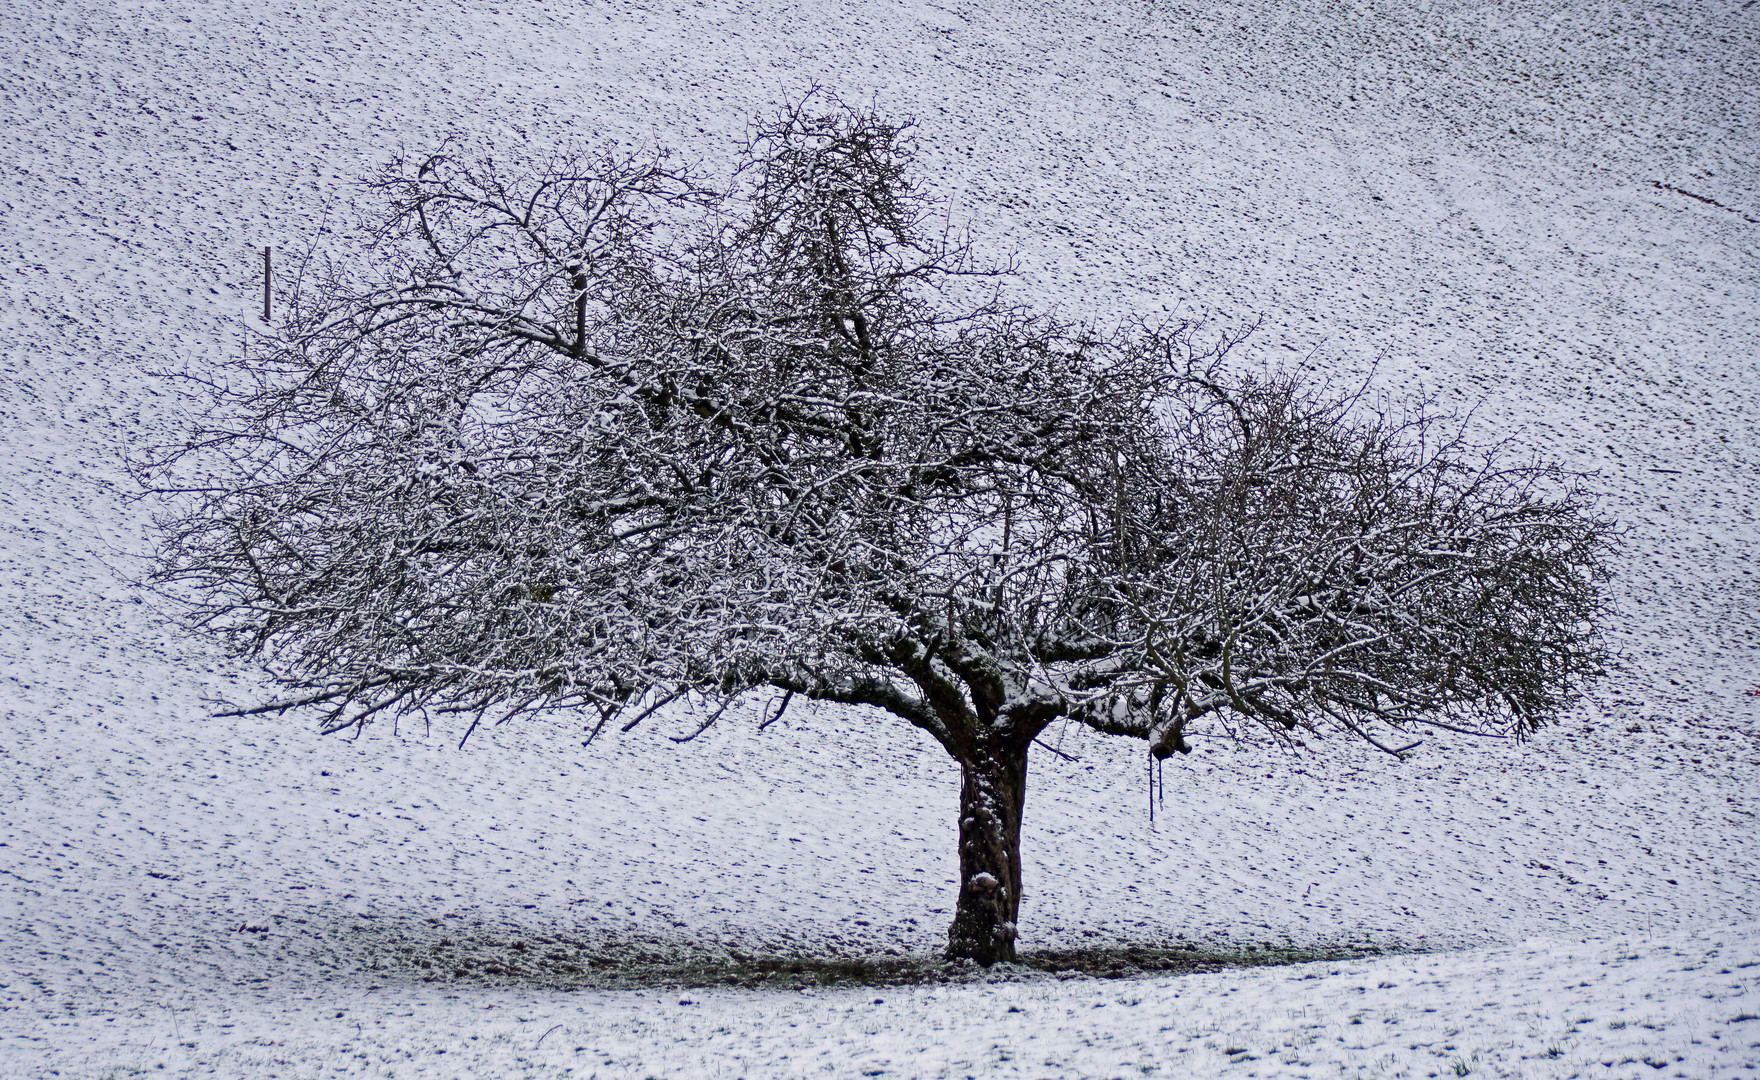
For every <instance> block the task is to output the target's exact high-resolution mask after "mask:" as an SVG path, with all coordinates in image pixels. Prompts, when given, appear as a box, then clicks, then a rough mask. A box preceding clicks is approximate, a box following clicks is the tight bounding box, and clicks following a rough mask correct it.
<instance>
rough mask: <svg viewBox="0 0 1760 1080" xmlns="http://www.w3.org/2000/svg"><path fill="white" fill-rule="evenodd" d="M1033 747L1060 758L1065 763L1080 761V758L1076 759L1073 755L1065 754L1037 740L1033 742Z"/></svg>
mask: <svg viewBox="0 0 1760 1080" xmlns="http://www.w3.org/2000/svg"><path fill="white" fill-rule="evenodd" d="M1033 745H1034V746H1037V747H1041V748H1042V749H1044V750H1046V751H1048V752H1050V753H1053V754H1056V755H1057V756H1058V757H1060V758H1062V759H1063V760H1065V761H1080V760H1082V759H1081V758H1079V757H1076V756H1075V755H1074V754H1066V753H1064V752H1063V751H1062V750H1059V749H1058V748H1057V747H1055V746H1051V745H1049V744H1047V743H1043V742H1040V741H1039V740H1038V739H1034V740H1033Z"/></svg>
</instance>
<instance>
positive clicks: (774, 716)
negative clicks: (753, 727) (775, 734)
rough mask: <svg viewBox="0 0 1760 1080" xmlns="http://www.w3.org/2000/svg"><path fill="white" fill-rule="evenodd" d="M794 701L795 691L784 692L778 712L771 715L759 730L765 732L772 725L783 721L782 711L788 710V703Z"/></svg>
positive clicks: (777, 708)
mask: <svg viewBox="0 0 1760 1080" xmlns="http://www.w3.org/2000/svg"><path fill="white" fill-rule="evenodd" d="M793 699H794V691H793V690H789V691H786V692H784V693H783V695H782V702H781V703H780V704H778V705H777V706H776V711H775V712H773V713H771V714H770V719H768V720H766V721H764V722H763V723H762V724H759V725H758V730H759V731H763V730H764V729H765V728H767V727H769V726H770V725H771V724H774V723H776V721H778V720H780V719H782V711H783V710H784V709H786V708H788V703H789V702H790V701H791V700H793Z"/></svg>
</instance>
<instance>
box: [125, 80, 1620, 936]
mask: <svg viewBox="0 0 1760 1080" xmlns="http://www.w3.org/2000/svg"><path fill="white" fill-rule="evenodd" d="M917 173H918V163H917V161H916V145H915V142H914V129H913V127H912V126H911V125H910V124H908V123H893V122H890V121H888V120H886V119H884V118H883V117H880V116H878V115H875V114H873V113H872V112H867V111H862V110H855V109H850V108H847V107H845V106H843V105H841V104H840V103H837V102H836V101H835V100H833V99H830V98H829V96H828V95H826V94H824V93H823V92H816V93H814V94H810V95H808V96H807V97H806V98H805V99H803V100H801V101H798V102H796V103H795V104H794V105H792V106H789V107H787V108H784V109H783V110H781V111H780V112H779V113H777V114H775V115H773V116H770V117H768V118H766V119H764V120H762V121H760V122H759V123H757V124H756V125H755V127H754V130H753V132H752V134H751V135H750V137H749V139H748V141H747V144H746V147H745V154H744V158H743V161H742V164H741V167H740V168H739V170H738V171H737V172H736V173H735V174H734V175H733V176H732V177H731V178H730V179H729V180H727V181H725V182H723V183H720V184H713V185H712V184H710V183H709V182H708V181H706V180H705V179H704V178H702V177H701V176H699V175H696V174H695V173H693V172H692V171H691V170H689V169H686V168H682V167H679V166H678V165H676V164H675V163H674V161H673V160H672V159H671V158H670V157H668V156H667V155H665V154H654V155H648V156H639V155H636V156H632V155H628V154H610V153H602V152H593V151H590V150H587V151H581V152H578V153H567V154H563V153H552V154H549V155H547V156H538V157H535V158H534V159H533V160H524V159H521V158H518V157H516V156H511V155H510V154H508V153H505V152H500V151H496V150H492V149H484V148H478V149H472V148H470V147H467V146H464V145H458V144H448V145H446V146H443V147H441V148H440V149H439V150H438V151H436V152H435V153H433V154H431V155H426V156H421V157H414V158H410V157H398V158H395V159H393V160H392V161H391V162H390V163H389V164H388V165H387V166H385V167H384V168H383V169H381V170H379V171H378V172H376V173H375V174H373V175H372V176H371V177H370V178H369V179H368V180H367V181H366V183H365V193H366V200H365V202H364V204H363V205H364V206H365V208H366V218H365V221H366V232H365V233H364V234H363V236H364V239H363V242H362V244H361V246H360V248H359V250H358V252H356V253H354V254H353V255H352V256H351V257H350V258H348V259H347V260H345V261H340V262H338V263H336V264H334V265H331V266H329V267H326V268H324V269H322V270H320V269H318V268H316V267H309V268H308V271H307V274H306V276H305V278H304V280H303V282H302V289H301V294H300V299H299V301H298V302H297V304H296V305H295V306H294V308H293V309H292V311H291V313H290V314H289V315H288V316H287V319H286V321H285V323H284V324H282V325H281V326H279V327H277V328H276V330H275V332H274V333H272V334H268V335H264V336H262V337H261V338H260V340H259V341H258V343H257V347H256V348H253V349H252V350H251V351H250V352H249V354H248V355H247V356H245V357H244V358H242V359H240V360H239V361H237V362H235V363H233V364H231V365H230V366H229V367H228V369H227V370H226V371H224V372H223V373H222V374H221V375H220V376H218V377H216V378H212V379H210V380H208V381H207V386H208V388H209V390H210V398H209V408H208V410H207V412H206V414H205V415H204V417H203V418H202V420H201V421H200V422H199V423H198V424H197V426H196V427H195V429H194V430H193V431H192V432H191V437H190V439H189V441H188V443H187V445H180V446H177V447H169V448H166V450H165V451H164V452H163V453H162V454H160V455H159V456H158V457H156V458H155V459H154V460H153V461H151V462H148V463H147V469H146V472H147V475H148V482H149V484H150V485H152V486H154V487H155V488H157V489H159V490H162V491H166V492H168V493H169V492H173V491H175V494H174V495H173V496H171V501H170V502H169V503H168V504H167V509H166V511H165V513H164V514H163V516H162V517H161V520H160V525H161V537H162V548H161V551H162V554H161V558H160V561H159V563H158V567H157V571H156V572H157V579H158V581H159V582H160V583H161V584H162V585H163V586H165V587H166V588H167V589H168V590H169V591H170V592H171V593H173V594H174V595H176V596H178V597H180V598H181V599H182V600H183V601H184V602H186V603H187V604H188V605H189V608H188V610H189V613H190V620H191V622H192V624H193V625H194V626H195V627H197V628H198V629H199V630H201V631H203V632H206V633H210V634H214V635H218V636H220V637H222V638H224V639H226V640H227V641H228V642H230V643H231V644H232V645H233V646H234V647H235V648H236V649H238V650H239V651H240V652H241V653H244V654H247V655H250V656H254V657H256V658H258V659H260V660H261V662H262V663H263V664H264V665H265V666H266V667H267V669H268V670H269V671H270V672H271V673H273V675H274V676H275V677H276V678H277V679H278V680H280V681H281V682H282V683H283V684H284V685H285V686H286V687H287V688H288V693H287V695H286V696H285V697H283V698H281V699H278V700H276V701H273V702H269V703H265V704H258V705H252V706H249V707H246V708H242V709H240V710H239V711H240V712H241V713H242V712H268V711H284V710H289V709H313V710H316V712H317V715H318V716H319V717H320V718H321V729H322V730H324V731H338V730H342V729H346V728H351V727H359V726H361V725H364V724H367V723H369V722H370V721H372V720H373V719H374V718H376V717H381V716H387V715H397V714H404V713H412V712H415V713H422V714H425V715H435V714H461V715H462V716H463V717H466V718H468V723H467V724H464V725H463V726H464V727H465V731H466V735H467V737H468V733H469V731H470V730H473V729H474V728H475V727H476V726H477V725H478V724H479V723H481V722H483V721H484V720H504V719H507V718H509V717H513V716H518V715H525V714H535V713H543V712H556V711H567V712H582V713H584V714H585V715H586V716H587V718H588V725H589V727H590V729H591V731H592V732H593V733H594V734H597V733H598V732H599V731H601V730H602V729H603V728H604V727H605V726H606V725H607V724H617V725H619V726H633V724H634V723H637V722H639V721H640V720H641V719H642V718H643V717H645V716H647V715H650V714H651V713H653V712H654V711H656V710H657V709H659V708H662V707H664V705H665V704H666V703H668V702H671V701H676V700H678V699H679V698H681V697H685V696H687V695H688V696H692V697H695V698H698V699H701V700H705V701H708V702H711V703H720V704H719V706H718V707H717V708H714V709H711V710H710V711H709V712H708V721H707V722H713V720H714V719H715V718H716V717H718V716H719V715H721V713H720V711H719V708H725V705H726V703H729V702H731V701H733V700H735V699H736V698H739V697H740V696H742V695H745V694H747V693H749V692H752V691H760V690H761V691H764V692H767V693H769V694H771V695H773V700H774V701H775V703H776V704H775V707H776V708H777V709H781V708H786V707H787V705H788V703H789V702H790V701H791V700H792V699H793V698H795V697H801V698H806V699H810V700H814V701H828V702H841V703H846V704H851V705H866V706H873V707H876V708H880V709H884V710H886V711H888V712H890V713H892V714H894V715H896V716H899V717H902V718H903V719H905V720H907V721H908V722H909V723H910V724H912V725H914V726H915V727H917V728H919V729H921V730H922V731H924V732H925V733H927V734H928V735H929V736H930V737H931V738H933V739H934V740H935V741H936V742H937V743H938V744H939V745H941V746H942V747H943V748H944V749H946V750H947V752H948V753H949V754H951V755H952V756H953V757H954V758H955V759H956V760H957V761H959V763H960V765H961V767H962V772H963V776H964V781H963V792H962V801H961V811H960V821H959V834H960V841H959V842H960V854H961V880H960V897H959V905H958V909H957V912H956V916H955V919H954V924H953V927H952V929H951V930H950V935H949V953H950V954H951V955H955V956H966V957H972V958H974V959H978V960H980V961H983V962H991V961H994V960H998V959H1006V958H1009V957H1012V956H1013V953H1014V941H1015V938H1016V926H1015V916H1016V914H1017V912H1018V904H1019V897H1020V887H1021V881H1020V851H1019V829H1020V821H1021V814H1022V811H1023V807H1024V800H1025V776H1026V761H1027V756H1028V751H1029V748H1030V747H1031V745H1032V744H1033V742H1034V740H1035V739H1036V738H1037V737H1038V736H1039V734H1040V733H1041V732H1042V731H1043V730H1044V729H1045V727H1046V726H1047V725H1048V724H1051V723H1052V722H1054V721H1058V720H1060V719H1061V720H1067V721H1069V722H1076V723H1081V724H1085V725H1088V726H1089V727H1091V728H1094V729H1096V730H1098V731H1102V732H1106V733H1110V734H1115V735H1125V736H1131V737H1136V738H1141V739H1144V740H1146V741H1147V744H1148V746H1149V749H1150V750H1151V752H1152V753H1154V754H1155V755H1157V756H1160V757H1166V756H1167V755H1169V754H1171V753H1173V752H1175V751H1184V750H1187V749H1189V744H1188V742H1187V737H1188V736H1189V735H1191V734H1192V733H1193V732H1194V731H1196V730H1197V729H1199V728H1201V727H1204V726H1206V725H1220V726H1221V727H1222V728H1223V729H1225V730H1227V731H1229V732H1231V733H1240V732H1243V731H1247V730H1251V731H1260V732H1264V733H1267V734H1268V735H1269V736H1271V737H1273V738H1278V739H1286V740H1294V739H1297V738H1300V737H1303V736H1306V735H1311V734H1312V733H1315V732H1318V731H1321V730H1322V729H1331V730H1333V731H1336V732H1340V733H1344V734H1346V735H1349V736H1351V737H1354V738H1360V739H1364V740H1368V741H1370V742H1372V743H1374V744H1375V745H1377V746H1380V747H1381V748H1383V749H1386V750H1389V751H1393V752H1396V753H1397V752H1400V751H1402V750H1405V749H1410V746H1411V744H1410V743H1409V741H1407V740H1406V736H1407V734H1409V733H1410V732H1411V731H1412V730H1414V729H1415V728H1420V727H1423V726H1426V725H1428V726H1434V727H1445V728H1451V729H1459V730H1465V731H1472V732H1478V733H1491V734H1501V735H1505V736H1520V735H1522V734H1524V733H1526V732H1529V731H1531V730H1533V729H1534V728H1535V727H1536V726H1537V725H1539V724H1541V723H1543V722H1545V721H1546V720H1547V719H1548V718H1550V717H1552V716H1554V715H1556V714H1557V713H1558V712H1559V711H1560V710H1561V709H1563V708H1566V707H1567V706H1569V704H1570V703H1571V702H1572V701H1573V700H1574V699H1575V698H1576V697H1577V696H1578V695H1579V694H1580V693H1581V691H1582V689H1583V687H1584V686H1585V684H1586V681H1587V680H1588V679H1590V678H1592V677H1593V676H1594V675H1595V674H1596V673H1597V672H1598V671H1599V669H1600V668H1601V666H1602V664H1603V663H1604V661H1605V659H1606V650H1605V648H1604V646H1603V645H1602V643H1601V638H1600V635H1599V630H1598V626H1599V622H1600V620H1601V619H1602V617H1603V616H1604V613H1605V606H1606V601H1605V599H1604V597H1603V593H1602V591H1601V586H1602V583H1603V582H1604V581H1605V578H1606V572H1605V569H1604V564H1605V559H1606V556H1607V554H1608V552H1609V550H1610V545H1611V543H1612V532H1611V526H1610V525H1609V523H1607V522H1605V521H1603V520H1600V519H1598V518H1596V517H1595V516H1593V514H1592V513H1591V512H1590V509H1589V508H1588V506H1587V504H1586V503H1585V502H1584V500H1583V499H1582V498H1581V497H1580V496H1579V495H1578V494H1577V492H1576V489H1575V486H1574V483H1573V478H1572V477H1571V476H1570V475H1568V474H1566V473H1565V472H1563V471H1562V470H1560V469H1558V468H1556V467H1553V466H1550V465H1546V464H1544V463H1539V462H1534V461H1530V460H1522V461H1517V462H1513V463H1512V462H1509V461H1507V460H1503V459H1501V458H1500V457H1499V455H1498V454H1496V453H1493V452H1488V451H1486V450H1484V449H1482V448H1478V447H1474V446H1472V445H1469V444H1468V443H1466V442H1465V441H1464V440H1463V439H1462V437H1461V436H1460V435H1459V434H1458V433H1457V432H1455V431H1454V430H1453V429H1452V428H1451V426H1450V424H1449V422H1448V421H1447V418H1444V417H1438V416H1435V415H1433V414H1432V413H1431V412H1430V411H1428V410H1427V409H1426V408H1425V407H1424V406H1423V405H1421V404H1419V405H1414V406H1411V407H1409V408H1404V409H1401V408H1398V407H1395V406H1394V405H1392V404H1389V403H1386V402H1384V401H1381V400H1379V399H1376V398H1373V397H1372V396H1370V395H1368V394H1366V393H1363V392H1359V393H1357V394H1354V395H1346V396H1342V397H1336V396H1328V395H1327V394H1325V393H1323V392H1321V391H1318V390H1315V389H1312V388H1310V387H1307V386H1305V385H1304V384H1303V383H1302V382H1301V381H1300V380H1298V379H1296V378H1294V377H1291V376H1287V375H1282V374H1275V373H1273V374H1256V375H1255V374H1243V373H1241V372H1240V370H1238V369H1239V367H1240V365H1238V364H1234V363H1233V357H1232V356H1231V350H1235V349H1236V348H1237V346H1238V345H1239V342H1240V340H1241V336H1242V335H1240V334H1229V333H1226V332H1222V333H1214V332H1207V331H1206V330H1205V328H1204V327H1202V326H1200V325H1195V324H1190V323H1180V324H1165V325H1145V324H1141V323H1137V322H1134V321H1133V320H1132V319H1131V318H1130V317H1129V315H1128V313H1127V315H1126V317H1125V318H1124V319H1122V320H1121V323H1120V326H1119V327H1117V328H1113V329H1108V330H1104V331H1102V330H1099V329H1096V328H1093V327H1089V326H1081V325H1072V324H1069V323H1067V322H1064V321H1060V320H1058V319H1056V318H1053V317H1051V316H1049V315H1045V314H1040V313H1035V312H1033V311H1031V310H1029V309H1027V308H1026V307H1024V306H1022V305H1019V304H1016V303H1012V302H1010V301H1009V299H1008V298H1007V296H1006V294H1005V292H1004V288H1005V287H1006V285H1007V276H1006V274H1003V273H1001V272H999V271H995V270H991V269H986V268H985V267H984V266H983V265H982V264H980V263H979V262H978V261H977V259H976V258H975V257H974V255H973V252H972V250H971V248H970V247H969V245H967V244H966V243H964V242H962V241H961V240H960V239H959V238H957V237H955V236H951V235H950V234H949V233H948V232H947V231H946V230H945V229H944V228H943V227H942V226H941V225H940V223H941V222H942V220H943V215H942V210H941V208H940V207H939V206H937V205H936V204H935V202H934V201H933V200H932V199H931V198H930V197H929V196H928V194H927V193H926V191H925V189H924V187H923V186H922V184H921V181H920V179H919V178H918V175H917ZM705 726H706V724H705Z"/></svg>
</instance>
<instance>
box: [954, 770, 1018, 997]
mask: <svg viewBox="0 0 1760 1080" xmlns="http://www.w3.org/2000/svg"><path fill="white" fill-rule="evenodd" d="M960 772H961V776H962V779H961V783H960V794H959V873H960V883H959V906H958V908H957V909H956V910H955V912H954V916H953V925H952V926H951V927H950V928H949V929H948V931H947V955H948V957H949V958H955V959H957V958H962V957H963V958H969V959H972V960H976V961H977V962H978V963H980V964H984V965H986V966H988V965H990V964H994V963H997V962H998V961H1004V960H1013V959H1014V955H1015V954H1014V943H1015V924H1016V921H1017V916H1018V915H1019V913H1020V906H1021V809H1022V807H1023V806H1024V805H1025V802H1026V796H1027V748H1026V746H1025V745H1021V746H1018V747H1016V746H1012V745H1007V744H1002V745H998V744H997V743H989V744H988V745H986V746H984V747H983V748H982V749H981V750H980V751H978V752H977V753H974V754H973V755H971V760H967V761H961V762H960Z"/></svg>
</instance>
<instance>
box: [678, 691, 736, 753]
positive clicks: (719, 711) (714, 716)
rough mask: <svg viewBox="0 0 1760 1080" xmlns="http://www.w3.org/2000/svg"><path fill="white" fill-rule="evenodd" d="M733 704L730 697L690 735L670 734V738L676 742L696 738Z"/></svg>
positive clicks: (685, 741)
mask: <svg viewBox="0 0 1760 1080" xmlns="http://www.w3.org/2000/svg"><path fill="white" fill-rule="evenodd" d="M732 705H733V699H732V698H729V699H728V700H726V701H724V702H722V703H721V707H720V708H719V709H716V710H715V711H714V712H713V713H712V714H710V716H709V719H707V720H705V721H703V722H702V723H701V724H698V725H697V730H695V731H693V732H691V733H690V734H689V735H672V736H669V738H671V739H672V741H673V742H676V743H687V742H690V741H691V740H692V739H694V738H696V737H697V736H698V735H701V734H702V733H703V732H705V731H708V730H709V725H711V724H713V723H714V722H715V721H717V720H719V719H721V714H722V713H724V712H726V711H727V710H728V709H729V708H730V707H732Z"/></svg>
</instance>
